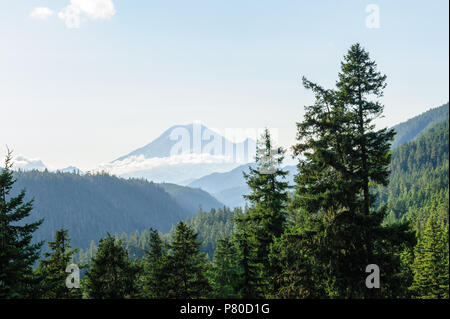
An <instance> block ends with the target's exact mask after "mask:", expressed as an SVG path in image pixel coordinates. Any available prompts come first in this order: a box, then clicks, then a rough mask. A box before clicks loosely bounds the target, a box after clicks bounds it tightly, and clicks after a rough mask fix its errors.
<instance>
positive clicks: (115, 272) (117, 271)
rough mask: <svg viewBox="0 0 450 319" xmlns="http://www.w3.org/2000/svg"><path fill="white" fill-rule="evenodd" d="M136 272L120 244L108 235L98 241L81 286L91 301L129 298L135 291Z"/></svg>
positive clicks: (126, 252)
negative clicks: (95, 251)
mask: <svg viewBox="0 0 450 319" xmlns="http://www.w3.org/2000/svg"><path fill="white" fill-rule="evenodd" d="M138 271H139V269H137V267H136V266H135V265H134V264H133V263H132V261H131V260H130V259H129V257H128V251H127V250H126V249H124V248H123V246H122V242H121V241H120V240H117V239H116V238H114V237H113V236H111V235H110V234H108V236H107V237H106V238H102V239H100V242H99V245H98V251H97V254H96V255H95V257H94V258H93V259H92V263H91V265H90V268H89V269H88V271H87V272H86V278H85V280H84V282H83V283H84V285H83V286H85V287H84V289H85V290H86V293H87V295H88V297H90V298H93V299H122V298H130V297H133V296H134V293H135V291H136V286H135V281H136V275H137V273H138Z"/></svg>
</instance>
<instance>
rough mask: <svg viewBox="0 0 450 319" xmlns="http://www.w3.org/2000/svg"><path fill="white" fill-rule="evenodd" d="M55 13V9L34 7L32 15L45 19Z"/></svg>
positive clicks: (34, 17) (32, 16)
mask: <svg viewBox="0 0 450 319" xmlns="http://www.w3.org/2000/svg"><path fill="white" fill-rule="evenodd" d="M52 15H53V11H52V10H50V9H49V8H46V7H37V8H34V9H33V11H31V13H30V17H31V18H33V19H39V20H45V19H47V18H48V17H50V16H52Z"/></svg>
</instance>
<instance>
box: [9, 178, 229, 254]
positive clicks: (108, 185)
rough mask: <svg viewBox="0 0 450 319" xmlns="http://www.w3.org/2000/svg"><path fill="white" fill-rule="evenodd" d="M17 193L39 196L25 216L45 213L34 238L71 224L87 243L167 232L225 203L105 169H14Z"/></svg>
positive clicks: (76, 242) (75, 239) (78, 241)
mask: <svg viewBox="0 0 450 319" xmlns="http://www.w3.org/2000/svg"><path fill="white" fill-rule="evenodd" d="M14 174H15V178H16V179H17V182H16V183H15V185H14V189H13V190H14V193H15V194H17V193H18V192H19V191H20V190H22V189H25V190H26V199H27V200H30V199H33V198H34V199H35V200H34V204H33V206H34V208H33V210H32V213H31V215H30V216H29V217H28V218H27V219H26V220H27V221H36V220H39V219H41V218H44V223H43V224H42V225H41V226H40V227H39V229H38V230H37V231H36V234H35V236H34V239H35V240H37V241H40V240H45V241H48V240H51V239H52V238H53V236H54V234H55V231H56V230H57V229H60V228H67V229H69V234H70V236H71V238H72V243H73V246H74V247H88V245H89V242H90V241H91V240H98V239H99V238H101V237H104V236H105V235H106V232H110V233H122V232H131V231H135V230H144V229H148V228H149V227H153V228H156V229H158V230H160V231H162V232H168V231H169V230H170V229H171V227H172V225H173V224H176V223H177V222H178V221H180V220H184V219H186V218H187V217H189V216H194V215H196V214H197V213H198V211H199V207H202V208H203V209H207V210H209V209H211V208H220V207H223V204H222V203H220V202H219V201H217V200H216V199H215V198H214V197H212V196H211V195H210V194H208V193H206V192H204V191H202V190H198V189H190V188H188V187H183V186H178V185H159V184H155V183H152V182H148V181H145V180H143V179H140V180H139V179H122V178H118V177H114V176H110V175H107V174H96V175H91V174H86V175H80V174H76V173H61V172H57V173H51V172H45V171H44V172H41V171H36V170H35V171H29V172H15V173H14Z"/></svg>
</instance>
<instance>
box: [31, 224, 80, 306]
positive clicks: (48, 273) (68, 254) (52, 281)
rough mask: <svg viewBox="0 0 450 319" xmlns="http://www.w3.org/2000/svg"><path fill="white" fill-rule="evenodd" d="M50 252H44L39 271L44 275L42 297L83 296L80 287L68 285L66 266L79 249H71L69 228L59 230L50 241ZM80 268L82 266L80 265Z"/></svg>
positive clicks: (63, 297)
mask: <svg viewBox="0 0 450 319" xmlns="http://www.w3.org/2000/svg"><path fill="white" fill-rule="evenodd" d="M48 246H49V248H50V249H51V251H50V252H46V253H44V256H45V259H42V260H40V261H39V265H38V267H37V272H38V273H39V274H40V275H42V276H43V278H44V279H43V281H42V295H41V297H42V298H49V299H68V298H81V291H80V289H76V288H74V289H68V288H67V287H66V278H67V276H68V273H66V268H67V266H68V265H70V264H71V261H72V257H73V256H74V255H75V254H76V253H77V252H78V249H73V250H72V249H71V247H72V246H71V245H70V237H69V234H68V230H67V229H61V230H57V231H56V234H55V240H54V241H50V242H48ZM78 267H79V268H80V269H81V268H83V267H82V266H81V267H80V266H78Z"/></svg>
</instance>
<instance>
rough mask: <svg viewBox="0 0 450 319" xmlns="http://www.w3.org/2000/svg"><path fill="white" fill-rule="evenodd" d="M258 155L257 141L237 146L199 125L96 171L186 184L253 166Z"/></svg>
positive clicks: (176, 129) (183, 127)
mask: <svg viewBox="0 0 450 319" xmlns="http://www.w3.org/2000/svg"><path fill="white" fill-rule="evenodd" d="M255 152H256V142H255V141H254V140H253V139H250V138H246V139H245V140H243V141H239V142H234V141H230V140H229V139H227V138H225V137H224V136H222V135H221V134H219V133H217V132H216V131H213V130H211V129H209V128H207V127H206V126H204V125H201V124H198V123H193V124H188V125H176V126H173V127H171V128H169V129H168V130H166V131H165V132H164V133H162V134H161V135H160V136H159V137H158V138H157V139H155V140H154V141H152V142H151V143H149V144H147V145H145V146H143V147H141V148H138V149H136V150H134V151H132V152H130V153H128V154H126V155H124V156H121V157H119V158H118V159H116V160H114V161H112V162H110V163H105V164H101V165H99V166H98V167H97V168H96V169H95V171H106V172H109V173H111V174H115V175H119V176H123V177H142V178H146V179H148V180H152V181H155V182H170V183H182V182H184V181H186V180H192V179H197V178H199V177H202V176H204V175H207V174H211V173H214V172H226V171H229V170H231V169H233V168H235V167H237V166H239V165H242V164H244V163H248V162H252V161H253V160H254V156H255Z"/></svg>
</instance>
